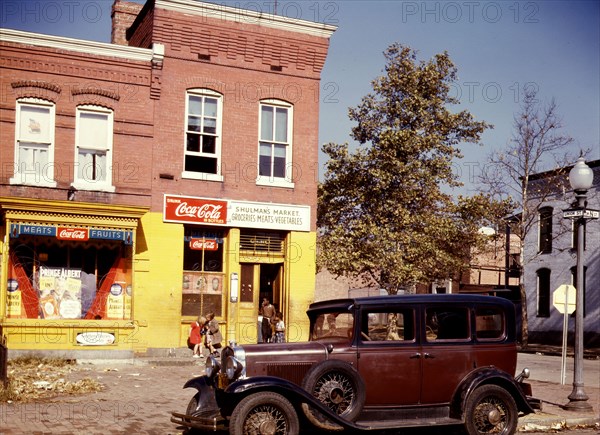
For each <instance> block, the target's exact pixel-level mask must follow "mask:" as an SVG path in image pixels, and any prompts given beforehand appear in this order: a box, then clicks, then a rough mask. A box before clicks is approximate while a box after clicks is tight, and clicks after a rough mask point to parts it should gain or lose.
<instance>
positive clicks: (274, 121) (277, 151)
mask: <svg viewBox="0 0 600 435" xmlns="http://www.w3.org/2000/svg"><path fill="white" fill-rule="evenodd" d="M260 116H261V117H260V143H259V164H258V174H259V176H261V177H269V178H281V179H284V178H286V169H287V165H288V161H289V152H290V148H289V145H290V128H289V125H290V123H289V117H290V108H288V107H281V106H276V105H271V104H261V107H260Z"/></svg>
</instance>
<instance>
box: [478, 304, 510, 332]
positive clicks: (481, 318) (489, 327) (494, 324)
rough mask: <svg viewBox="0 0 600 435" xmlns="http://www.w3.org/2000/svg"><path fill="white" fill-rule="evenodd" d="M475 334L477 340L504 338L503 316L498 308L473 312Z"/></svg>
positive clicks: (479, 309)
mask: <svg viewBox="0 0 600 435" xmlns="http://www.w3.org/2000/svg"><path fill="white" fill-rule="evenodd" d="M475 333H476V335H477V339H478V340H498V339H501V338H503V337H504V314H503V312H502V311H501V310H500V309H499V308H487V307H485V308H477V310H475Z"/></svg>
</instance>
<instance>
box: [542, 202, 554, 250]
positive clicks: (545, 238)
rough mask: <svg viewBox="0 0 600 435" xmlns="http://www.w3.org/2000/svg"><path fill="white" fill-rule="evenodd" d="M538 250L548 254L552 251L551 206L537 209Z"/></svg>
mask: <svg viewBox="0 0 600 435" xmlns="http://www.w3.org/2000/svg"><path fill="white" fill-rule="evenodd" d="M539 222H540V228H539V234H540V238H539V252H540V253H542V254H549V253H551V252H552V208H551V207H544V208H541V209H540V211H539Z"/></svg>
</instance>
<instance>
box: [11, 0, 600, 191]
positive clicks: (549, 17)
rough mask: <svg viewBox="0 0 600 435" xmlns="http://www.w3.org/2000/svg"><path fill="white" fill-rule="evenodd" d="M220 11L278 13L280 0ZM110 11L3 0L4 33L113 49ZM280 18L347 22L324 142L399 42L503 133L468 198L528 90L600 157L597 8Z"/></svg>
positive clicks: (315, 8)
mask: <svg viewBox="0 0 600 435" xmlns="http://www.w3.org/2000/svg"><path fill="white" fill-rule="evenodd" d="M138 2H142V1H138ZM216 3H219V4H225V3H227V4H228V5H230V6H234V7H239V8H244V9H251V10H255V11H262V12H272V11H273V8H274V2H273V1H272V0H265V1H262V0H259V1H243V0H242V1H227V2H221V1H219V2H216ZM111 5H112V0H99V1H87V0H79V1H77V0H75V1H71V0H64V1H61V0H59V1H51V0H48V1H23V0H16V1H15V0H13V1H11V0H3V1H2V2H1V3H0V26H1V27H5V28H12V29H19V30H27V31H33V32H39V33H46V34H53V35H60V36H68V37H75V38H80V39H88V40H94V41H101V42H109V40H110V9H111ZM277 10H278V13H279V14H280V15H283V16H287V17H290V18H301V19H306V20H310V21H319V22H325V23H327V24H333V25H336V26H338V30H337V31H336V32H335V33H334V35H333V37H332V39H331V45H330V50H329V56H328V58H327V62H326V64H325V68H324V70H323V74H322V83H321V97H320V102H321V104H320V110H321V112H320V114H321V116H320V120H321V125H320V130H319V141H320V143H326V142H338V143H342V142H348V141H350V137H349V133H350V129H351V128H352V126H353V125H352V123H351V122H350V121H349V120H348V116H347V113H348V108H349V107H351V106H356V105H357V104H358V103H359V102H360V99H361V98H362V97H363V96H364V95H366V94H367V93H369V92H370V90H371V88H370V86H371V85H370V83H371V80H372V79H374V78H375V77H377V76H378V75H380V74H381V72H382V69H383V66H384V58H383V54H382V53H383V51H384V50H385V49H386V48H387V47H388V46H389V45H390V44H392V43H393V42H400V43H402V44H405V45H408V46H410V47H411V48H413V49H416V50H418V52H419V57H420V59H423V60H427V59H430V58H431V57H432V56H433V55H435V54H436V53H440V52H443V51H448V53H449V55H450V57H451V58H452V60H453V61H454V62H455V64H456V66H457V67H458V76H459V79H458V82H457V83H456V85H455V87H454V88H453V91H454V93H455V96H457V97H459V98H460V101H461V104H460V105H459V106H457V107H456V108H455V109H454V110H457V111H458V110H463V109H467V110H469V111H471V113H473V115H474V116H475V117H476V118H477V119H479V120H485V121H487V122H489V123H491V124H493V125H494V126H495V128H494V129H493V130H489V131H487V132H486V133H485V134H484V135H483V138H482V141H481V145H466V146H465V147H464V148H463V153H464V155H465V157H464V159H463V160H462V161H458V162H455V165H454V167H455V170H456V171H457V173H458V174H459V175H460V178H461V181H463V182H464V183H465V185H466V187H465V189H466V190H467V191H469V190H471V189H473V188H474V184H473V179H474V176H476V175H477V173H478V172H479V171H480V170H481V169H482V168H483V167H484V165H485V161H486V156H487V155H488V154H489V152H490V151H492V150H498V149H501V148H503V147H504V146H505V145H506V143H507V142H508V140H509V138H510V136H511V133H512V122H513V115H514V113H515V112H517V111H518V110H519V104H520V103H521V102H522V88H523V86H528V87H534V88H535V89H537V90H538V95H539V97H540V99H541V100H542V101H548V100H550V99H551V98H554V99H555V100H556V102H557V104H558V107H559V113H560V115H561V116H562V118H563V122H564V125H565V129H564V131H565V132H566V133H568V134H570V135H571V136H572V137H573V138H574V139H575V145H574V148H575V149H576V150H578V149H579V148H592V150H593V151H592V153H591V154H590V155H589V156H588V158H589V159H590V160H595V159H599V158H600V2H599V1H466V0H465V1H456V2H454V1H391V0H390V1H382V0H372V1H358V0H354V1H313V0H310V1H285V0H279V1H278V4H277ZM323 160H324V156H323V155H321V156H320V163H321V164H323V163H324V162H323ZM543 169H549V168H543Z"/></svg>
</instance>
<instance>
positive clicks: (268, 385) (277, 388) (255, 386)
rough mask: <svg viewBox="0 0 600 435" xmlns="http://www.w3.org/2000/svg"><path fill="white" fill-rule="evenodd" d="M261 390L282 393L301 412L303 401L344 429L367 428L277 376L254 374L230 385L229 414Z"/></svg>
mask: <svg viewBox="0 0 600 435" xmlns="http://www.w3.org/2000/svg"><path fill="white" fill-rule="evenodd" d="M259 391H273V392H277V393H280V394H282V395H283V396H285V397H286V398H287V399H288V400H290V402H292V404H293V405H294V407H295V408H296V411H297V412H299V414H300V413H301V410H300V406H299V405H300V404H301V403H307V404H309V405H310V406H311V407H313V408H315V409H316V410H317V411H318V412H320V413H321V414H323V415H324V416H325V417H327V418H328V419H329V420H331V421H332V422H334V423H337V424H339V425H340V426H342V427H343V428H344V429H365V427H364V426H359V425H356V424H355V423H353V422H351V421H348V420H346V419H343V418H341V417H340V416H338V415H337V414H336V413H334V412H332V411H331V410H330V409H329V408H328V407H326V406H325V405H323V404H322V403H321V402H320V401H319V400H318V399H317V398H316V397H313V396H312V395H310V394H309V393H308V392H306V391H305V390H304V389H302V388H301V387H299V386H298V385H296V384H294V383H292V382H290V381H288V380H286V379H282V378H278V377H275V376H254V377H251V378H246V379H241V380H238V381H236V382H234V383H232V384H231V385H229V386H228V387H227V388H226V389H225V392H224V393H225V396H227V400H226V402H227V403H228V408H229V409H227V415H230V414H231V412H233V408H235V406H236V405H237V404H238V403H239V402H240V401H241V400H242V399H243V398H244V397H246V396H248V395H250V394H252V393H256V392H259Z"/></svg>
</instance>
